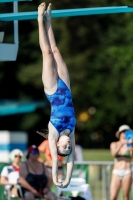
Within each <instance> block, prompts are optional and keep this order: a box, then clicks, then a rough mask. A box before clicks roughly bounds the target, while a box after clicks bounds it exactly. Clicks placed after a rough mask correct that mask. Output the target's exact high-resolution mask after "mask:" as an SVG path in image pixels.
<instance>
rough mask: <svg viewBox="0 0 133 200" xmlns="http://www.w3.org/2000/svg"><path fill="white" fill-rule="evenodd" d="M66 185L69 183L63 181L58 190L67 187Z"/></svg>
mask: <svg viewBox="0 0 133 200" xmlns="http://www.w3.org/2000/svg"><path fill="white" fill-rule="evenodd" d="M68 185H69V181H64V182H62V183H60V186H59V187H60V188H67V187H68Z"/></svg>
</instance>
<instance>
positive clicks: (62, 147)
mask: <svg viewBox="0 0 133 200" xmlns="http://www.w3.org/2000/svg"><path fill="white" fill-rule="evenodd" d="M71 151H72V144H71V140H70V138H69V137H68V136H67V135H62V136H60V137H59V140H58V142H57V153H58V155H60V156H68V155H69V154H70V153H71Z"/></svg>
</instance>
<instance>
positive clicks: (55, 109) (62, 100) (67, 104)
mask: <svg viewBox="0 0 133 200" xmlns="http://www.w3.org/2000/svg"><path fill="white" fill-rule="evenodd" d="M46 97H47V98H48V100H49V101H50V103H51V116H50V122H51V123H52V124H53V126H54V127H55V128H56V130H57V131H58V133H59V134H60V133H61V132H62V131H63V130H65V129H69V130H70V132H72V131H73V129H74V127H75V124H76V120H75V114H74V107H73V102H72V96H71V91H70V89H69V88H68V87H67V85H66V84H65V83H64V82H63V80H62V79H60V78H58V82H57V90H56V92H55V93H54V94H52V95H48V94H46Z"/></svg>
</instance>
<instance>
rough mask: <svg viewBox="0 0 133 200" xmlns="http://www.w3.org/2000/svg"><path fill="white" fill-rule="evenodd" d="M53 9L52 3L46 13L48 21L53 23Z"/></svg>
mask: <svg viewBox="0 0 133 200" xmlns="http://www.w3.org/2000/svg"><path fill="white" fill-rule="evenodd" d="M51 8H52V4H51V3H50V4H49V5H48V7H47V12H46V19H47V21H51Z"/></svg>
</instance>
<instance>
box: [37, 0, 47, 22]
mask: <svg viewBox="0 0 133 200" xmlns="http://www.w3.org/2000/svg"><path fill="white" fill-rule="evenodd" d="M45 9H46V3H45V2H44V3H41V4H40V5H39V6H38V19H40V18H42V19H43V18H45V15H46V12H45Z"/></svg>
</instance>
